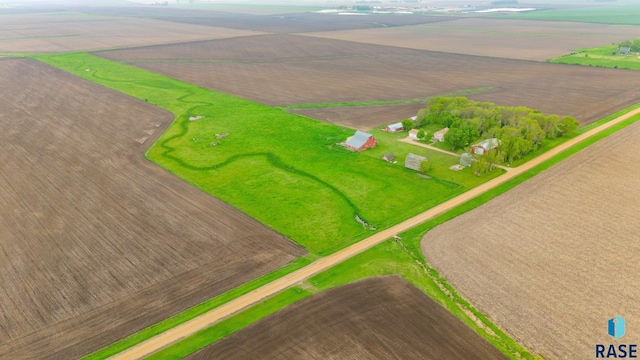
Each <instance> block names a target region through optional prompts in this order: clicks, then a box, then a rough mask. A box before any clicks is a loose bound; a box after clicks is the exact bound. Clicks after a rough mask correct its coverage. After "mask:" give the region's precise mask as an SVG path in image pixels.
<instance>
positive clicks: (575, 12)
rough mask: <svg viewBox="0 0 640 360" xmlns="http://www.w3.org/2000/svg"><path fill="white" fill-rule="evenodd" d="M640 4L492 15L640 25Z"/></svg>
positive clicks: (511, 17) (615, 3)
mask: <svg viewBox="0 0 640 360" xmlns="http://www.w3.org/2000/svg"><path fill="white" fill-rule="evenodd" d="M638 14H640V4H638V3H633V2H621V3H617V2H614V3H611V4H605V5H602V6H589V7H582V8H574V9H551V8H549V9H541V10H537V11H525V12H522V13H520V14H509V15H491V16H490V17H494V18H509V19H532V20H551V21H575V22H588V23H604V24H620V25H640V16H638Z"/></svg>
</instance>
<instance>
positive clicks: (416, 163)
mask: <svg viewBox="0 0 640 360" xmlns="http://www.w3.org/2000/svg"><path fill="white" fill-rule="evenodd" d="M425 160H427V158H426V157H424V156H420V155H416V154H411V153H409V155H407V158H406V159H405V160H404V167H406V168H408V169H412V170H415V171H420V164H421V163H422V162H423V161H425Z"/></svg>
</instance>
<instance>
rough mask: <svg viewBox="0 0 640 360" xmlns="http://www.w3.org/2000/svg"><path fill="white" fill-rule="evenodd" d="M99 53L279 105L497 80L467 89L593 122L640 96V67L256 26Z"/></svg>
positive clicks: (418, 94) (441, 90) (390, 96)
mask: <svg viewBox="0 0 640 360" xmlns="http://www.w3.org/2000/svg"><path fill="white" fill-rule="evenodd" d="M98 55H100V56H103V57H105V58H109V59H113V60H116V61H123V62H131V63H132V64H133V65H135V66H138V67H141V68H144V69H148V70H151V71H154V72H158V73H161V74H164V75H168V76H171V77H174V78H178V79H180V80H183V81H187V82H190V83H194V84H197V85H200V86H203V87H206V88H209V89H213V90H218V91H221V92H225V93H230V94H234V95H237V96H240V97H244V98H248V99H251V100H254V101H258V102H261V103H264V104H267V105H272V106H283V105H294V104H318V103H339V102H349V101H381V100H400V99H421V98H427V97H431V96H437V95H444V94H450V93H454V92H458V91H463V90H469V89H479V88H492V89H493V90H491V91H485V92H479V93H473V94H467V96H468V97H469V98H471V99H474V100H482V101H493V102H495V103H497V104H500V105H508V106H520V105H522V106H528V107H531V108H534V109H538V110H541V111H542V112H544V113H556V114H559V115H572V116H574V117H576V118H577V119H578V120H579V121H580V122H581V123H582V124H588V123H591V122H593V121H595V120H597V119H600V118H602V117H604V116H606V115H609V114H611V113H613V112H615V111H617V110H620V109H622V108H624V107H626V106H629V105H631V104H633V103H636V102H638V101H640V88H638V87H637V84H638V83H639V82H640V72H636V71H624V70H621V69H604V68H590V67H583V66H571V65H561V64H548V63H539V62H533V61H523V60H512V59H497V58H489V57H479V56H472V55H459V54H446V53H441V52H432V51H425V50H414V49H403V48H397V47H388V46H380V45H370V44H362V43H354V42H347V41H340V40H331V39H320V38H311V37H306V36H296V35H262V36H250V37H241V38H234V39H222V40H215V41H210V42H200V43H190V44H174V45H166V46H157V47H144V48H139V49H128V50H116V51H109V52H101V53H98ZM605 79H606V80H605ZM604 85H606V86H604ZM324 120H326V119H324ZM393 120H395V119H389V121H384V122H382V123H388V122H391V121H393Z"/></svg>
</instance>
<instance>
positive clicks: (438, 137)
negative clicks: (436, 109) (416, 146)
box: [431, 127, 449, 142]
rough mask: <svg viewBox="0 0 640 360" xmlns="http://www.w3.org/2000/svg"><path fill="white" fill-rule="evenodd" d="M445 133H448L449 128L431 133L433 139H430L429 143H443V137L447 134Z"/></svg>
mask: <svg viewBox="0 0 640 360" xmlns="http://www.w3.org/2000/svg"><path fill="white" fill-rule="evenodd" d="M447 132H449V128H448V127H446V128H444V129H441V130H438V131H436V132H434V133H433V137H432V138H431V141H433V142H443V141H444V136H445V135H446V134H447Z"/></svg>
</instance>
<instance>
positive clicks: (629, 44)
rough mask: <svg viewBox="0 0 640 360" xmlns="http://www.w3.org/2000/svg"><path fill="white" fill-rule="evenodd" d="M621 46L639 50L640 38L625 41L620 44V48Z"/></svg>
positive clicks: (635, 50)
mask: <svg viewBox="0 0 640 360" xmlns="http://www.w3.org/2000/svg"><path fill="white" fill-rule="evenodd" d="M621 47H628V48H630V49H631V51H634V52H639V51H640V38H638V39H635V40H633V41H631V40H627V41H623V42H621V43H620V44H619V45H618V48H621Z"/></svg>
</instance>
